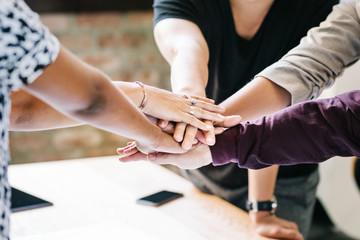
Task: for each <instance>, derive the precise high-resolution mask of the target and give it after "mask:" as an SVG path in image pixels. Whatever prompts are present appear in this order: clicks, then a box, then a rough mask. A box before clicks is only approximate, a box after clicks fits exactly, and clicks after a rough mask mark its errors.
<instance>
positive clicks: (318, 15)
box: [154, 0, 338, 188]
mask: <svg viewBox="0 0 360 240" xmlns="http://www.w3.org/2000/svg"><path fill="white" fill-rule="evenodd" d="M336 3H338V1H335V0H275V2H274V4H273V5H272V7H271V9H270V10H269V12H268V14H267V16H266V17H265V19H264V21H263V23H262V25H261V27H260V29H259V30H258V32H257V33H256V35H255V36H254V37H253V38H252V39H251V40H245V39H243V38H241V37H240V36H238V35H237V33H236V30H235V23H234V19H233V15H232V12H231V6H230V1H229V0H155V1H154V14H155V16H154V24H156V23H158V22H159V21H161V20H163V19H166V18H181V19H186V20H189V21H191V22H194V23H195V24H197V26H198V27H199V28H200V30H201V31H202V34H203V35H204V37H205V39H206V42H207V44H208V47H209V51H210V59H209V64H208V68H209V79H208V85H207V87H206V94H207V96H208V97H210V98H213V99H215V100H216V103H221V102H222V101H224V100H225V99H227V98H228V97H230V96H231V95H232V94H234V93H235V92H237V91H238V90H239V89H240V88H242V87H243V86H244V85H245V84H247V83H248V82H249V81H251V80H252V78H253V77H254V75H255V74H257V73H259V72H260V71H261V70H263V69H264V68H266V67H267V66H269V65H271V64H272V63H274V62H276V61H277V60H279V59H280V58H281V57H282V56H283V55H285V53H287V52H288V51H289V50H290V49H291V48H293V47H295V46H296V45H298V43H299V42H300V39H301V37H303V36H305V35H306V32H307V30H308V29H310V28H311V27H313V26H317V25H319V23H320V22H321V21H323V20H324V19H325V18H326V16H327V15H328V14H329V13H330V12H331V9H332V6H333V5H335V4H336ZM316 168H317V165H305V166H304V165H300V166H292V167H282V168H280V170H279V174H278V177H280V178H283V177H296V176H304V175H308V174H310V173H311V172H313V171H314V170H316ZM199 171H200V172H201V173H202V174H204V175H206V176H207V177H208V178H210V179H211V180H212V181H213V182H215V183H217V184H220V185H222V186H224V187H227V188H236V187H237V186H242V185H243V184H246V183H247V171H245V170H242V169H239V168H238V167H237V166H236V165H235V164H229V165H226V166H222V167H217V168H214V167H213V166H206V167H203V168H201V169H199Z"/></svg>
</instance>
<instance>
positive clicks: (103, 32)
mask: <svg viewBox="0 0 360 240" xmlns="http://www.w3.org/2000/svg"><path fill="white" fill-rule="evenodd" d="M26 2H27V4H28V5H29V6H30V7H31V8H32V9H33V10H34V11H36V12H38V13H39V14H40V17H41V20H42V22H43V23H44V24H45V25H46V26H48V28H49V29H50V30H51V31H52V33H54V34H55V35H56V36H57V37H58V38H59V40H60V42H61V43H62V44H63V45H64V46H66V47H67V48H68V49H70V50H71V51H72V52H73V53H75V54H76V55H77V56H79V57H80V58H81V59H83V60H84V61H86V62H87V63H89V64H91V65H93V66H95V67H97V68H99V69H101V70H103V71H104V72H105V73H106V74H108V75H109V76H110V77H111V78H112V79H113V80H115V81H116V80H121V81H128V82H129V81H130V82H132V81H141V82H143V83H144V84H148V85H153V86H157V87H161V88H165V89H169V86H170V85H169V71H170V69H169V66H168V64H167V63H166V62H165V60H164V59H163V58H162V56H161V55H160V53H159V51H158V49H157V47H156V45H155V42H154V38H153V34H152V18H153V14H152V7H151V6H152V1H148V0H132V1H113V0H102V1H96V0H90V1H89V0H87V1H80V0H77V1H70V0H62V1H57V0H47V1H42V0H26ZM126 142H127V139H124V138H123V137H119V136H117V135H114V134H110V133H107V132H104V131H101V130H98V129H95V128H92V127H90V126H80V127H73V128H67V129H61V130H51V131H41V132H11V134H10V148H11V158H12V164H19V163H29V162H42V161H52V160H63V159H73V158H83V157H95V156H105V155H115V154H116V148H117V147H119V146H123V145H124V144H126Z"/></svg>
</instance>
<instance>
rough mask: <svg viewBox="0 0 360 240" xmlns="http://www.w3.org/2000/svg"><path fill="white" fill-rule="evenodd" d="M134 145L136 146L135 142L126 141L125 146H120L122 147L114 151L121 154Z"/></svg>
mask: <svg viewBox="0 0 360 240" xmlns="http://www.w3.org/2000/svg"><path fill="white" fill-rule="evenodd" d="M134 146H135V147H136V142H128V143H127V146H125V147H122V148H118V149H117V150H116V151H117V152H118V153H119V154H123V153H124V151H126V150H127V149H130V148H133V147H134Z"/></svg>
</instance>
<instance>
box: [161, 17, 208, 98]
mask: <svg viewBox="0 0 360 240" xmlns="http://www.w3.org/2000/svg"><path fill="white" fill-rule="evenodd" d="M154 36H155V41H156V44H157V46H158V48H159V50H160V52H161V54H162V55H163V56H164V58H165V59H166V60H167V62H168V63H169V64H170V66H171V85H172V89H173V92H176V93H181V94H192V95H198V96H203V97H204V96H205V87H206V85H207V80H208V68H207V64H208V61H209V50H208V46H207V43H206V41H205V39H204V37H203V35H202V33H201V30H200V29H199V27H198V26H197V25H196V24H194V23H193V22H190V21H187V20H183V19H165V20H162V21H160V22H159V23H157V24H156V26H155V29H154Z"/></svg>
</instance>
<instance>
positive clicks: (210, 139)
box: [206, 137, 215, 144]
mask: <svg viewBox="0 0 360 240" xmlns="http://www.w3.org/2000/svg"><path fill="white" fill-rule="evenodd" d="M206 142H207V143H209V144H214V142H215V140H214V138H212V137H208V138H206Z"/></svg>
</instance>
